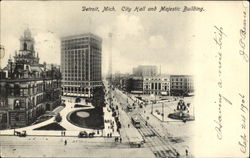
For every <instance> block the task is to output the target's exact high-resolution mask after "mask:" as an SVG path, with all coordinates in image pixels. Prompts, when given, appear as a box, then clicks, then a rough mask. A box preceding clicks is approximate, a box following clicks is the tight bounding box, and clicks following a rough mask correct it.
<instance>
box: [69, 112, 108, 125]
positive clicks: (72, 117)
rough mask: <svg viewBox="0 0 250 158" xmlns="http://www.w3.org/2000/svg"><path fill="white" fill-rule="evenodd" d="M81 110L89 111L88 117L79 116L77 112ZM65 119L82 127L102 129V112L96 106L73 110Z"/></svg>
mask: <svg viewBox="0 0 250 158" xmlns="http://www.w3.org/2000/svg"><path fill="white" fill-rule="evenodd" d="M81 111H82V112H87V113H89V117H85V118H83V117H79V116H78V115H77V112H81ZM67 119H68V121H69V122H70V123H72V124H74V125H76V126H79V127H82V128H90V129H104V120H103V113H102V112H101V111H100V110H99V109H97V108H94V109H83V110H77V111H73V112H72V113H69V114H68V116H67Z"/></svg>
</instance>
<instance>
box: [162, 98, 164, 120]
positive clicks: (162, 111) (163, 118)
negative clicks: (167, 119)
mask: <svg viewBox="0 0 250 158" xmlns="http://www.w3.org/2000/svg"><path fill="white" fill-rule="evenodd" d="M162 121H164V102H162Z"/></svg>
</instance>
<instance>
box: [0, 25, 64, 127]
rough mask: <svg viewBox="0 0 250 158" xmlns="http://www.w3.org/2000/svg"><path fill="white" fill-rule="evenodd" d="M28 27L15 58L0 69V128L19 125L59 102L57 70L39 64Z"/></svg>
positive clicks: (59, 78) (32, 120)
mask: <svg viewBox="0 0 250 158" xmlns="http://www.w3.org/2000/svg"><path fill="white" fill-rule="evenodd" d="M34 44H35V41H34V39H33V37H32V35H31V32H30V30H29V29H27V30H25V31H24V35H23V36H22V37H21V38H20V50H19V51H18V52H16V53H15V56H14V61H12V59H9V60H8V64H7V66H6V67H5V68H3V69H1V70H0V128H1V129H4V128H18V127H24V126H27V125H29V124H31V123H33V122H34V121H35V120H36V118H37V117H39V116H40V115H42V114H43V113H45V112H46V111H51V110H53V109H54V108H56V107H57V106H58V105H60V103H61V74H60V69H59V68H58V67H56V66H53V65H47V64H40V63H39V56H38V54H36V52H35V49H34Z"/></svg>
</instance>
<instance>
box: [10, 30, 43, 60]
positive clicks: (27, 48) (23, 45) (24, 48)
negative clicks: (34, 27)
mask: <svg viewBox="0 0 250 158" xmlns="http://www.w3.org/2000/svg"><path fill="white" fill-rule="evenodd" d="M34 45H35V41H34V38H33V37H32V35H31V32H30V30H29V29H28V28H27V29H26V30H25V31H24V34H23V35H22V36H21V38H20V50H19V53H18V54H17V55H16V56H15V57H14V58H15V60H16V61H17V62H22V63H26V64H38V63H39V57H38V55H37V57H36V56H35V50H34Z"/></svg>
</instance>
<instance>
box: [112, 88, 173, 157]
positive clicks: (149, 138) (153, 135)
mask: <svg viewBox="0 0 250 158" xmlns="http://www.w3.org/2000/svg"><path fill="white" fill-rule="evenodd" d="M114 96H115V98H116V99H117V101H118V102H120V106H121V107H122V108H123V109H126V107H127V105H128V104H130V105H132V104H133V103H134V101H133V100H132V99H131V98H129V97H127V96H126V95H124V94H122V93H121V92H120V91H119V90H116V91H114ZM135 105H136V106H135V109H134V110H133V111H132V112H128V115H129V116H132V115H135V116H136V117H137V118H138V119H139V120H140V123H141V128H140V129H139V132H140V133H141V135H142V136H143V138H144V140H145V142H146V143H145V144H146V146H147V147H148V148H149V149H150V150H151V151H152V152H153V153H154V155H155V157H157V158H164V157H176V156H177V151H176V150H175V149H174V147H173V146H172V145H171V144H170V142H169V141H168V140H167V139H165V138H162V137H161V135H160V134H159V133H158V132H157V131H156V130H155V129H154V128H153V127H152V126H151V125H150V124H149V123H148V122H147V123H146V119H145V118H143V117H142V116H141V112H142V111H143V110H142V109H140V108H139V106H138V105H137V104H135ZM146 124H147V125H146Z"/></svg>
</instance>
